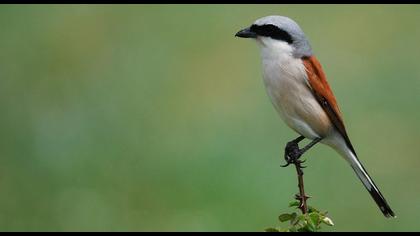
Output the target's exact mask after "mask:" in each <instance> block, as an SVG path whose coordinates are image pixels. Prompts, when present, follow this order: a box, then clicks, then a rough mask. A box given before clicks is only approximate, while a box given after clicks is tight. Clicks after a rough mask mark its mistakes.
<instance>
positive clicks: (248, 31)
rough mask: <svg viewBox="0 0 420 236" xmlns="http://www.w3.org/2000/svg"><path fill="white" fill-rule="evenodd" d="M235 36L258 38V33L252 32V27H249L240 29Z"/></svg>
mask: <svg viewBox="0 0 420 236" xmlns="http://www.w3.org/2000/svg"><path fill="white" fill-rule="evenodd" d="M235 36H236V37H240V38H256V37H257V34H256V33H254V32H252V31H251V29H250V28H249V27H248V28H245V29H243V30H240V31H239V32H238V33H236V34H235Z"/></svg>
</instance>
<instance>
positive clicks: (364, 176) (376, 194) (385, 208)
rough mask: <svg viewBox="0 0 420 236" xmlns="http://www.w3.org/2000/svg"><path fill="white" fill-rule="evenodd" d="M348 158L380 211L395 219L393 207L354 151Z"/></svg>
mask: <svg viewBox="0 0 420 236" xmlns="http://www.w3.org/2000/svg"><path fill="white" fill-rule="evenodd" d="M347 154H348V155H346V156H347V158H348V159H349V160H348V161H349V162H350V165H351V167H352V168H353V170H354V172H356V175H357V177H359V179H360V180H361V181H362V183H363V185H364V186H365V187H366V189H367V190H368V191H369V193H370V195H371V196H372V198H373V200H375V202H376V204H377V205H378V207H379V209H380V210H381V211H382V213H383V214H384V215H385V216H386V217H395V214H394V212H393V211H392V210H391V207H390V206H389V205H388V203H387V202H386V200H385V198H384V196H383V195H382V194H381V192H380V191H379V189H378V187H376V185H375V183H374V182H373V180H372V179H371V178H370V176H369V174H368V173H367V171H366V169H365V168H364V167H363V165H362V163H360V161H359V159H358V158H357V156H356V154H355V153H354V151H350V150H349V152H347Z"/></svg>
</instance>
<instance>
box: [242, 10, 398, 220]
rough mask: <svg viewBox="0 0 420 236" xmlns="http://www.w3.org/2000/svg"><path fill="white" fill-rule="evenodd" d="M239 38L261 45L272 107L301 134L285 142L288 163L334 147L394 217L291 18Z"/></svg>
mask: <svg viewBox="0 0 420 236" xmlns="http://www.w3.org/2000/svg"><path fill="white" fill-rule="evenodd" d="M235 36H236V37H240V38H248V39H253V40H255V41H256V42H257V44H258V45H259V48H260V55H261V60H262V71H263V82H264V85H265V89H266V92H267V94H268V96H269V98H270V100H271V103H272V104H273V106H274V108H275V109H276V111H277V113H278V114H279V115H280V117H281V119H282V120H283V121H284V122H285V123H286V124H287V126H288V127H290V128H291V129H292V130H294V131H295V132H297V133H298V134H299V135H300V136H299V137H298V138H296V139H294V140H292V141H290V142H288V143H287V145H286V148H285V159H286V161H287V162H288V163H291V162H293V161H296V160H297V159H298V158H299V157H300V156H301V155H302V154H303V153H305V152H306V151H308V150H309V149H310V148H311V147H312V146H314V145H315V144H317V143H322V144H325V145H327V146H329V147H331V148H332V149H334V150H335V151H336V152H337V153H338V154H339V155H341V156H342V157H343V158H344V159H345V160H346V161H347V162H348V164H350V166H351V167H352V169H353V170H354V172H355V174H356V175H357V177H358V178H359V179H360V180H361V182H362V183H363V185H364V187H365V188H366V189H367V190H368V191H369V193H370V195H371V197H372V198H373V200H374V201H375V202H376V204H377V205H378V207H379V209H380V210H381V211H382V213H383V214H384V216H385V217H395V214H394V212H393V211H392V210H391V207H390V206H389V205H388V203H387V201H386V200H385V198H384V196H383V195H382V193H381V192H380V191H379V189H378V187H377V186H376V184H375V183H374V182H373V180H372V178H371V177H370V176H369V174H368V172H367V171H366V169H365V168H364V167H363V165H362V163H361V162H360V160H359V158H358V156H357V154H356V151H355V149H354V148H353V145H352V143H351V142H350V138H349V136H348V134H347V131H346V128H345V126H344V120H343V115H342V113H341V111H340V109H339V107H338V103H337V100H336V98H335V96H334V94H333V92H332V90H331V87H330V85H329V84H328V82H327V79H326V74H325V73H324V71H323V68H322V66H321V63H320V62H319V61H318V59H317V57H316V56H315V55H314V53H313V50H312V47H311V45H310V43H309V40H308V38H307V37H306V36H305V34H304V32H303V30H302V29H301V28H300V26H299V25H298V24H297V23H296V22H295V21H294V20H292V19H291V18H289V17H286V16H278V15H270V16H265V17H262V18H259V19H257V20H256V21H255V22H254V23H253V24H252V25H251V26H249V27H247V28H244V29H242V30H240V31H238V32H237V33H236V34H235ZM305 138H306V139H309V140H311V142H310V143H309V144H308V145H307V146H305V147H304V148H302V149H299V147H298V143H299V142H300V141H302V140H303V139H305Z"/></svg>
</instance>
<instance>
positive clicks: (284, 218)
mask: <svg viewBox="0 0 420 236" xmlns="http://www.w3.org/2000/svg"><path fill="white" fill-rule="evenodd" d="M291 219H293V216H292V214H288V213H285V214H281V215H280V216H279V220H280V222H285V221H288V220H291Z"/></svg>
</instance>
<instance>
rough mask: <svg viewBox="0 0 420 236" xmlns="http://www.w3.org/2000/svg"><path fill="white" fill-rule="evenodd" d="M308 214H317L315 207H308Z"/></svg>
mask: <svg viewBox="0 0 420 236" xmlns="http://www.w3.org/2000/svg"><path fill="white" fill-rule="evenodd" d="M308 212H309V213H311V212H319V211H318V210H317V209H316V208H315V207H311V206H308Z"/></svg>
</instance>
